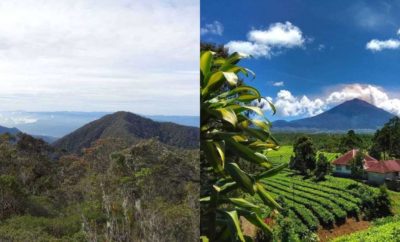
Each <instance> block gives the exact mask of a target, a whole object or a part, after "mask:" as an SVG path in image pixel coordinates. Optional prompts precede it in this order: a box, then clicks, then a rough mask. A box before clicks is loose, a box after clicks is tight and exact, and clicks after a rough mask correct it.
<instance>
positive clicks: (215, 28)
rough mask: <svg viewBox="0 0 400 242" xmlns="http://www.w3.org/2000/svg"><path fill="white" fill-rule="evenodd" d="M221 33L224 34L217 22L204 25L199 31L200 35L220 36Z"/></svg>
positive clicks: (222, 27) (221, 26) (222, 28)
mask: <svg viewBox="0 0 400 242" xmlns="http://www.w3.org/2000/svg"><path fill="white" fill-rule="evenodd" d="M223 32H224V26H223V25H222V24H221V23H220V22H218V21H214V22H213V23H211V24H205V26H204V27H202V28H201V29H200V33H201V34H202V35H204V34H215V35H219V36H221V35H222V34H223Z"/></svg>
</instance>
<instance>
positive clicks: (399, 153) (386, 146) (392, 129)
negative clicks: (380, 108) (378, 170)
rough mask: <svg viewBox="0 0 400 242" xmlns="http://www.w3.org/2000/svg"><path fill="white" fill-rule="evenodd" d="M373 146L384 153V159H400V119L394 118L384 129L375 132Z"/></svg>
mask: <svg viewBox="0 0 400 242" xmlns="http://www.w3.org/2000/svg"><path fill="white" fill-rule="evenodd" d="M372 141H373V146H375V149H377V150H378V151H380V152H382V154H383V158H384V159H386V155H389V156H390V157H395V158H400V118H399V117H397V116H396V117H394V118H392V119H390V120H389V122H387V123H386V124H385V125H384V126H383V127H382V129H380V130H377V131H376V132H375V135H374V138H373V140H372Z"/></svg>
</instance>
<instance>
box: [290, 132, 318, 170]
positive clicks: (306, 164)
mask: <svg viewBox="0 0 400 242" xmlns="http://www.w3.org/2000/svg"><path fill="white" fill-rule="evenodd" d="M293 151H294V156H292V157H291V158H290V163H289V167H290V169H293V170H297V171H299V172H300V173H301V174H303V175H308V174H309V173H310V172H311V171H313V170H314V169H315V167H316V157H315V156H316V154H317V153H316V150H315V148H314V146H313V143H312V140H311V139H310V138H309V137H307V136H302V137H300V138H298V139H297V141H296V143H294V145H293Z"/></svg>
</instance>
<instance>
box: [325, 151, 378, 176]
mask: <svg viewBox="0 0 400 242" xmlns="http://www.w3.org/2000/svg"><path fill="white" fill-rule="evenodd" d="M357 153H358V150H356V149H352V150H350V151H348V152H346V153H345V154H343V155H342V156H340V157H338V158H337V159H336V160H334V161H333V162H332V164H333V165H334V167H335V168H334V171H333V172H334V174H335V175H338V176H350V175H351V169H350V162H351V161H352V160H353V159H354V158H355V157H356V155H357ZM375 163H378V161H377V160H376V159H375V158H373V157H371V156H369V155H365V156H364V169H366V168H368V167H370V166H372V165H373V164H375Z"/></svg>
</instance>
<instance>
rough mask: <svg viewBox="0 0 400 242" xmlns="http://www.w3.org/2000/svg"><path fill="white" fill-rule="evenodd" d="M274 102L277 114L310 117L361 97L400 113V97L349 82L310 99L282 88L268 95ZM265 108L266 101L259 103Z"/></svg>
mask: <svg viewBox="0 0 400 242" xmlns="http://www.w3.org/2000/svg"><path fill="white" fill-rule="evenodd" d="M267 98H268V99H269V100H270V101H271V102H273V103H274V105H275V107H276V109H277V115H278V116H282V117H288V116H291V117H309V116H314V115H317V114H319V113H322V112H323V111H326V110H327V109H328V108H331V107H333V106H336V105H338V104H340V103H343V102H345V101H348V100H351V99H354V98H359V99H362V100H364V101H366V102H369V103H371V104H373V105H375V106H377V107H379V108H382V109H384V110H386V111H388V112H391V113H394V114H397V115H400V99H399V98H393V97H390V96H389V95H388V94H387V92H386V91H385V90H384V89H383V88H381V87H378V86H374V85H363V84H357V83H356V84H349V85H344V86H341V87H340V88H339V89H338V90H335V91H332V92H330V93H328V94H327V95H325V96H322V97H317V98H314V99H310V98H309V97H307V96H305V95H303V96H293V94H292V93H291V92H290V91H288V90H280V91H279V92H278V93H277V96H276V97H275V98H271V97H267ZM258 105H259V106H260V107H262V108H263V109H264V110H269V109H270V108H269V106H268V105H266V102H265V101H264V102H260V103H259V104H258Z"/></svg>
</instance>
